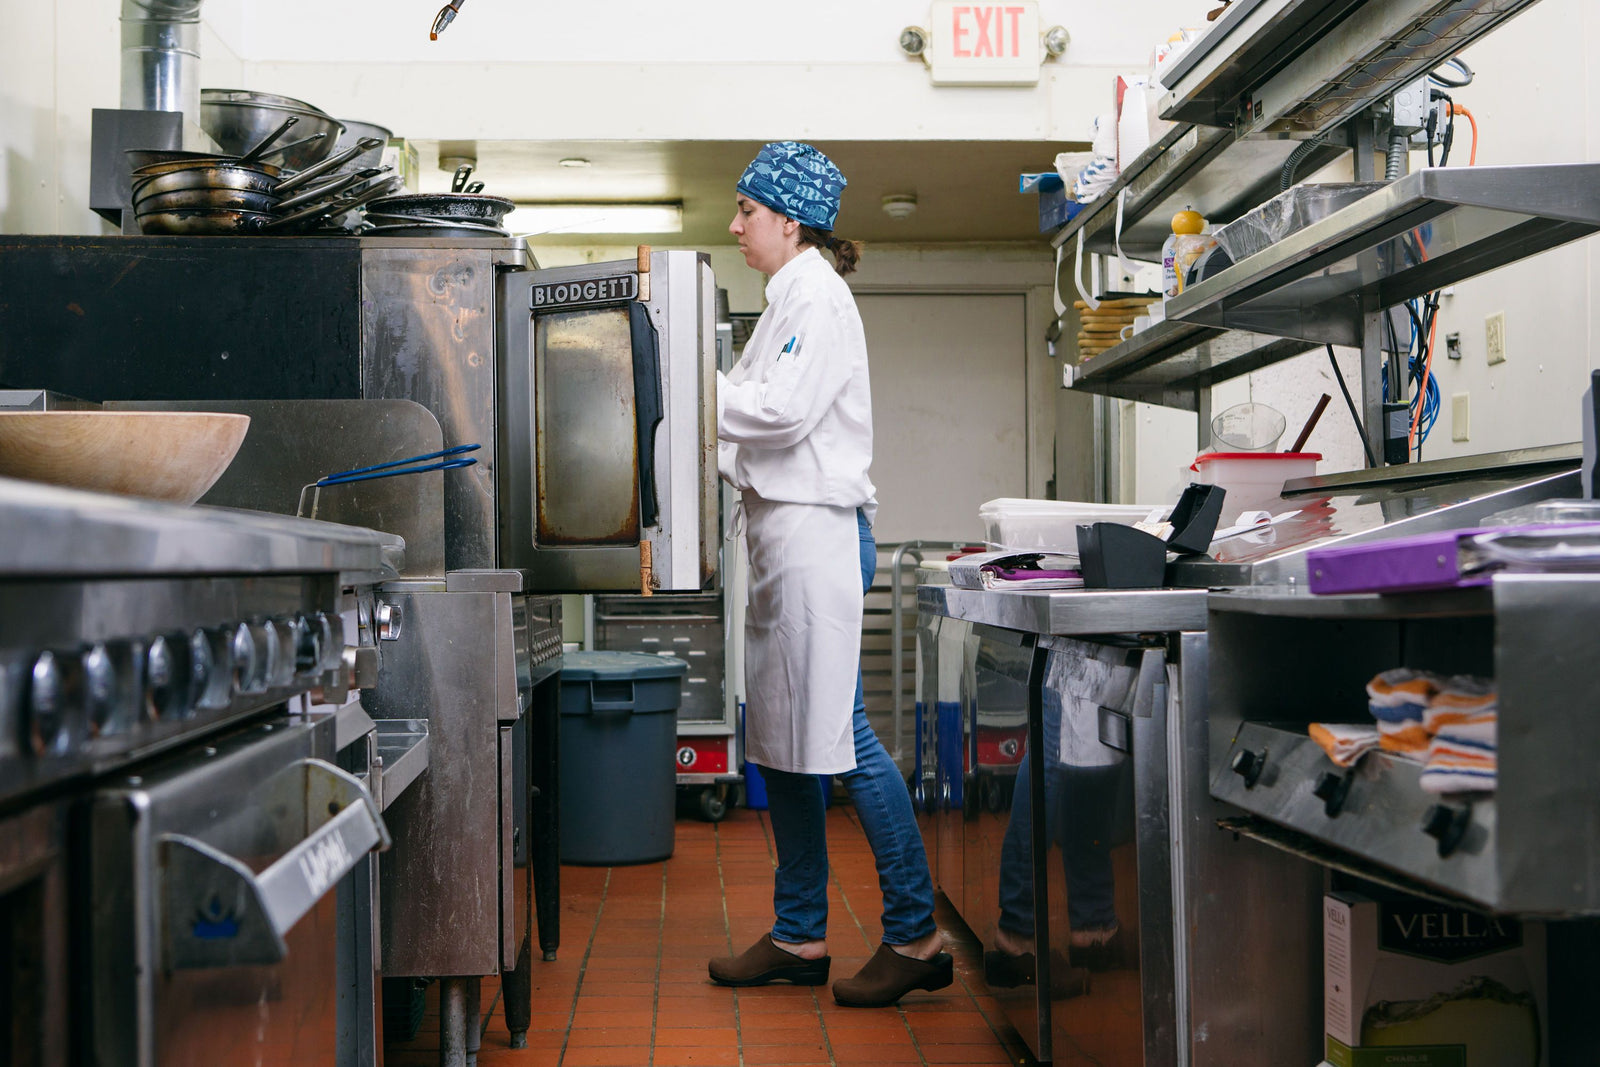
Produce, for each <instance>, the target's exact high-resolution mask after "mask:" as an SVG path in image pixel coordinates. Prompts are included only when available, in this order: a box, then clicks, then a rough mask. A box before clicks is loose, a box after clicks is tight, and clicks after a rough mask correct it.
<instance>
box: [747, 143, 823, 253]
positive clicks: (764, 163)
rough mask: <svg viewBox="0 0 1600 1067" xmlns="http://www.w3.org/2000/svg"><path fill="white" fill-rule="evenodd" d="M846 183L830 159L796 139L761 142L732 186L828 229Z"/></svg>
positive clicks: (801, 220)
mask: <svg viewBox="0 0 1600 1067" xmlns="http://www.w3.org/2000/svg"><path fill="white" fill-rule="evenodd" d="M847 184H848V183H847V182H846V181H845V180H844V175H843V174H841V173H839V168H838V167H836V166H834V165H833V160H831V159H829V158H828V157H827V156H825V155H823V154H822V153H821V152H819V151H817V150H816V149H815V148H813V147H812V146H810V145H808V144H802V143H801V142H799V141H773V142H772V143H771V144H767V145H763V146H762V148H761V151H760V152H759V153H758V154H757V155H756V158H755V159H754V160H752V161H751V163H750V165H749V166H748V167H746V168H745V171H744V175H743V177H741V178H740V179H739V184H738V185H737V186H736V187H735V188H736V191H737V192H740V193H743V194H744V195H745V196H748V197H749V198H750V199H751V200H754V201H756V202H757V203H759V204H765V205H766V206H767V207H770V208H771V209H772V210H774V211H776V212H779V213H780V214H783V215H787V216H789V217H790V218H791V219H794V220H795V221H796V222H798V223H801V224H803V225H806V226H811V227H814V228H815V229H818V230H824V231H829V232H831V231H832V230H833V220H834V219H836V218H837V217H838V216H839V195H840V194H841V193H843V192H844V187H845V185H847Z"/></svg>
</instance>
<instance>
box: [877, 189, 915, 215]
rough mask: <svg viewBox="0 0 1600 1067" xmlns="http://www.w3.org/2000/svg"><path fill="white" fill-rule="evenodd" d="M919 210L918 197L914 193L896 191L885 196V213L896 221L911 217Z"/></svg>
mask: <svg viewBox="0 0 1600 1067" xmlns="http://www.w3.org/2000/svg"><path fill="white" fill-rule="evenodd" d="M916 210H917V198H916V195H915V194H913V193H895V194H891V195H889V196H886V197H884V198H883V213H884V214H885V215H888V216H889V217H890V218H891V219H894V220H895V221H896V222H898V221H900V220H901V219H905V218H910V217H911V215H912V214H913V213H915V212H916Z"/></svg>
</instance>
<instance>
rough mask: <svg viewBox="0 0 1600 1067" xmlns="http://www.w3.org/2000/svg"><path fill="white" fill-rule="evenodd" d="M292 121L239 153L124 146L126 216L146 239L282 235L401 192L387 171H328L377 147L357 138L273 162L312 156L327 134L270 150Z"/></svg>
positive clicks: (326, 223)
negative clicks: (293, 167)
mask: <svg viewBox="0 0 1600 1067" xmlns="http://www.w3.org/2000/svg"><path fill="white" fill-rule="evenodd" d="M297 121H298V119H297V118H295V117H294V116H291V117H289V118H288V119H286V120H284V122H283V123H282V124H281V125H280V126H278V128H277V129H276V130H274V131H273V132H272V133H271V134H269V135H268V136H267V137H266V138H265V139H263V140H261V141H260V142H258V143H257V144H256V145H255V146H254V147H252V148H250V149H249V150H248V151H246V152H245V153H243V154H242V155H238V156H232V155H211V154H207V153H202V152H172V151H152V150H145V149H130V150H129V152H128V159H129V163H130V164H131V166H132V170H133V211H134V216H135V217H136V218H137V219H138V222H139V232H140V233H146V234H181V235H194V234H235V235H248V234H272V235H278V234H288V233H304V232H309V231H312V230H317V229H331V228H332V227H334V226H336V225H338V223H339V220H340V219H342V218H344V217H345V216H346V215H348V214H349V213H350V212H352V211H356V210H359V209H360V208H361V207H363V206H364V205H366V204H367V203H369V202H370V201H373V200H375V199H377V198H379V197H382V196H385V195H387V194H389V193H393V192H394V191H395V190H396V189H398V188H399V187H400V179H399V178H398V177H396V176H394V175H392V174H391V173H390V171H389V168H387V167H368V168H364V169H361V170H356V171H350V172H343V173H329V172H331V171H335V170H336V168H338V167H340V166H341V165H343V164H345V163H348V162H349V161H350V160H352V159H355V158H356V157H357V156H360V155H361V154H362V153H364V152H369V151H371V150H372V149H374V148H378V147H380V146H381V145H382V144H383V141H382V140H381V139H379V138H363V139H361V140H359V141H357V142H356V143H355V144H354V145H351V146H350V147H349V148H347V149H345V150H344V151H342V152H336V153H334V154H332V155H327V154H326V150H323V151H322V153H321V155H322V157H323V158H320V159H319V161H318V162H315V163H311V164H310V165H308V166H305V167H303V168H302V169H300V170H297V171H294V172H290V171H289V170H287V168H286V167H285V166H283V165H282V164H281V163H277V162H272V160H274V159H276V158H278V157H286V158H291V159H296V158H298V159H304V158H307V156H308V155H310V156H312V157H315V156H316V155H317V153H316V149H317V147H318V145H319V143H321V142H323V141H324V139H326V138H327V137H328V133H327V131H322V132H318V133H314V134H312V135H311V136H310V137H305V138H301V139H300V140H297V141H291V142H289V143H287V144H284V145H281V146H279V147H277V148H274V147H273V145H275V144H276V143H277V142H278V141H279V139H280V138H282V137H283V135H284V134H286V133H288V132H289V130H290V128H291V127H293V126H294V125H295V123H296V122H297Z"/></svg>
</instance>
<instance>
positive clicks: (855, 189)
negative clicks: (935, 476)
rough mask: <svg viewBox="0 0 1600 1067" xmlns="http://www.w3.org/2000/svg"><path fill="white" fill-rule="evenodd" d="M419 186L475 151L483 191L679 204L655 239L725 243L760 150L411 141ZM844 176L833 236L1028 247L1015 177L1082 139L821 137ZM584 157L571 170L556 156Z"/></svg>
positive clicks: (1037, 237)
mask: <svg viewBox="0 0 1600 1067" xmlns="http://www.w3.org/2000/svg"><path fill="white" fill-rule="evenodd" d="M412 143H413V144H414V145H416V146H417V150H418V157H419V162H420V163H421V167H422V175H421V188H422V191H424V192H435V191H443V190H447V189H449V187H450V179H451V174H450V172H447V171H444V170H441V169H439V166H438V159H439V156H440V154H441V147H442V148H443V152H444V154H445V155H446V156H451V155H458V154H465V155H468V156H475V157H476V159H477V165H476V169H475V172H474V173H473V175H472V178H473V180H475V181H482V182H484V186H485V187H484V190H483V191H484V192H485V193H493V194H495V195H498V196H504V197H509V198H510V199H512V200H517V201H554V202H592V203H605V202H612V203H633V202H681V203H682V204H683V219H684V232H683V234H682V236H681V237H676V236H673V237H666V236H664V235H654V240H655V241H656V242H657V243H668V242H670V243H673V244H677V243H682V244H686V245H694V246H711V245H720V244H727V243H731V240H732V239H731V238H730V237H729V235H728V233H727V226H728V222H729V220H730V219H732V217H733V187H734V183H735V182H737V181H738V178H739V175H740V174H741V173H742V172H743V170H744V167H745V165H746V164H747V163H748V162H749V161H750V160H751V159H752V158H753V157H754V156H755V154H756V151H757V150H758V149H759V148H760V147H761V146H760V144H759V143H758V142H755V141H477V142H470V141H469V142H453V141H447V142H442V143H441V142H439V141H413V142H412ZM817 146H818V147H819V148H821V149H822V150H823V151H824V152H826V153H827V154H828V155H829V156H830V157H831V158H832V159H833V160H834V162H835V163H837V164H838V165H839V169H840V170H842V171H844V173H845V176H846V178H847V179H848V180H849V186H848V188H847V189H846V190H845V194H844V204H843V207H842V208H841V210H840V213H839V220H838V223H837V225H836V228H835V232H836V233H838V234H839V235H840V236H841V237H848V238H851V239H853V240H861V241H874V242H879V243H896V244H901V243H905V244H942V243H956V242H962V243H964V242H985V243H988V242H1018V241H1025V242H1037V243H1038V244H1040V245H1041V246H1045V245H1046V244H1047V242H1046V239H1045V237H1044V236H1043V235H1041V234H1040V233H1039V227H1038V198H1037V197H1036V196H1033V195H1031V194H1028V195H1024V194H1020V193H1018V192H1017V175H1018V174H1022V173H1028V172H1037V171H1043V170H1049V169H1050V167H1051V163H1052V161H1053V160H1054V158H1055V155H1056V153H1057V152H1061V151H1076V150H1081V149H1082V148H1083V147H1086V146H1083V145H1072V144H1057V143H1044V142H1036V141H820V142H818V143H817ZM569 158H580V159H587V160H589V161H590V166H588V167H585V168H582V169H574V168H569V167H563V166H561V165H560V162H559V161H560V160H562V159H569ZM900 194H913V195H915V196H916V198H917V210H916V212H915V213H914V214H913V215H912V216H911V217H910V218H907V219H904V220H899V221H897V220H894V219H891V218H890V217H889V216H888V215H886V214H885V213H884V212H883V210H882V203H883V198H884V197H885V196H888V195H900ZM635 239H637V240H644V241H649V240H651V239H652V235H640V234H634V235H629V234H612V235H607V236H606V237H605V238H604V243H606V244H624V243H632V242H633V241H634V240H635ZM580 240H588V239H583V238H575V237H573V236H570V235H548V236H545V237H543V238H539V237H535V238H530V239H529V243H530V244H535V245H537V244H562V245H571V244H574V243H576V242H578V241H580Z"/></svg>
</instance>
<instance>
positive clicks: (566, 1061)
mask: <svg viewBox="0 0 1600 1067" xmlns="http://www.w3.org/2000/svg"><path fill="white" fill-rule="evenodd" d="M649 1062H650V1046H649V1045H635V1046H632V1047H626V1046H619V1047H616V1048H580V1049H568V1050H567V1051H566V1053H565V1054H563V1055H562V1057H561V1067H645V1065H646V1064H648V1063H649Z"/></svg>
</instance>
